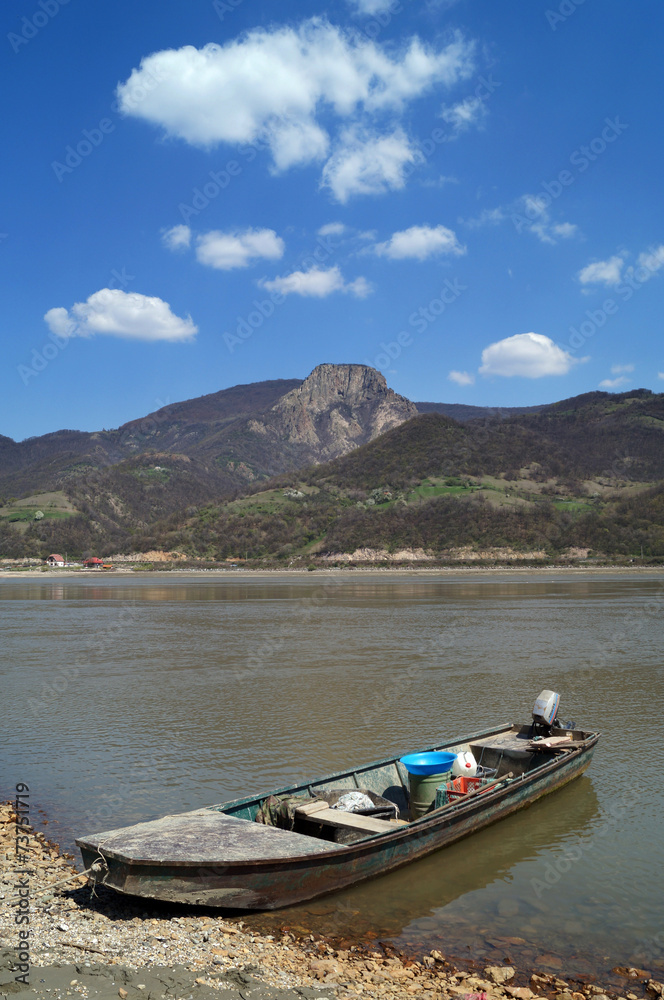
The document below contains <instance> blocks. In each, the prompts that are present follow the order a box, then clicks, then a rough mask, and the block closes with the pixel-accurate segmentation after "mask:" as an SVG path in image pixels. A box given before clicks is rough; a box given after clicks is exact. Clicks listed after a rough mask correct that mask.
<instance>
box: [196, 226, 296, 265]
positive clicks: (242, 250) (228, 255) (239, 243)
mask: <svg viewBox="0 0 664 1000" xmlns="http://www.w3.org/2000/svg"><path fill="white" fill-rule="evenodd" d="M284 250H285V244H284V241H283V240H282V239H281V237H280V236H277V234H276V233H275V231H274V229H245V230H243V231H239V230H235V231H233V232H228V233H222V232H220V231H219V230H215V229H213V230H212V231H211V232H209V233H203V234H202V235H201V236H199V237H198V238H197V240H196V258H197V259H198V261H199V262H200V263H201V264H205V265H206V266H207V267H215V268H217V270H219V271H232V270H233V269H234V268H237V267H248V266H249V265H250V264H253V263H254V261H256V260H261V259H263V260H280V259H281V257H283V255H284Z"/></svg>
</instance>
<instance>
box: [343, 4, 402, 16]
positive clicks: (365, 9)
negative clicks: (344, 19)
mask: <svg viewBox="0 0 664 1000" xmlns="http://www.w3.org/2000/svg"><path fill="white" fill-rule="evenodd" d="M348 3H349V4H350V6H351V7H354V8H355V12H356V13H357V14H367V15H368V16H369V17H373V15H374V14H382V13H384V11H386V10H389V9H390V7H392V5H393V4H394V0H348Z"/></svg>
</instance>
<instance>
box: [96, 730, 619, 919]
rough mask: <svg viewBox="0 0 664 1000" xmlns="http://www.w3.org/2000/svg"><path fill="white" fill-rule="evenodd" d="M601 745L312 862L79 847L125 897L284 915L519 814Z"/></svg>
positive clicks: (574, 773) (571, 775)
mask: <svg viewBox="0 0 664 1000" xmlns="http://www.w3.org/2000/svg"><path fill="white" fill-rule="evenodd" d="M598 739H599V735H598V734H591V736H590V737H589V738H588V739H586V740H584V741H583V744H582V745H580V746H579V748H578V749H575V750H574V751H572V752H571V753H568V754H565V755H562V756H558V757H556V758H555V759H554V760H552V761H551V762H550V763H547V764H544V765H542V766H540V767H538V768H536V769H534V770H531V771H529V772H526V773H524V774H523V775H521V776H519V777H518V778H517V779H516V780H513V781H510V782H508V783H507V784H505V785H502V786H498V787H497V788H495V789H494V790H492V791H487V792H486V793H484V794H482V795H475V796H470V797H468V798H467V799H466V800H465V801H460V802H459V803H458V804H455V805H453V806H452V807H448V808H446V809H444V810H441V811H440V812H438V813H434V814H432V815H430V816H424V817H422V818H421V819H420V820H418V821H417V822H414V823H410V824H408V825H406V826H400V827H395V829H394V832H390V833H387V834H384V835H377V836H372V837H369V838H367V839H364V840H360V841H358V842H356V843H354V844H350V845H348V846H343V847H340V846H339V845H337V844H331V845H330V849H329V850H326V849H324V848H323V850H322V851H320V852H319V853H316V854H311V855H307V856H300V857H288V858H270V859H261V858H259V859H256V860H239V861H238V860H235V861H231V862H228V863H221V864H219V863H214V864H208V863H201V861H197V862H194V863H187V862H186V861H178V862H177V863H172V862H169V860H168V859H164V860H160V861H159V862H151V861H141V860H140V859H123V858H121V857H113V856H111V855H110V854H109V853H108V852H106V851H105V850H104V848H103V845H101V848H100V850H98V849H97V845H96V844H90V843H89V842H88V841H86V840H79V841H77V843H78V845H79V847H80V849H81V853H82V856H83V861H84V864H85V867H86V868H89V867H90V866H91V865H92V864H93V863H94V862H95V860H97V861H99V859H100V854H101V855H102V857H103V861H104V863H105V865H106V870H105V872H104V876H103V878H102V879H101V880H100V881H102V882H103V884H105V885H107V886H109V887H111V888H113V889H115V890H117V891H118V892H121V893H126V894H129V895H133V896H142V897H145V898H150V899H154V900H162V901H164V902H177V903H188V904H192V905H202V906H211V907H219V908H223V909H232V910H272V909H278V908H281V907H285V906H290V905H293V904H295V903H301V902H304V901H306V900H310V899H314V898H316V897H318V896H323V895H326V894H328V893H331V892H335V891H337V890H339V889H344V888H346V887H348V886H351V885H355V884H357V883H358V882H362V881H365V880H367V879H371V878H375V877H377V876H379V875H383V874H385V873H387V872H390V871H393V870H395V869H397V868H400V867H402V866H403V865H405V864H409V863H410V862H412V861H415V860H417V859H419V858H423V857H425V856H426V855H428V854H431V853H432V852H434V851H438V850H440V849H442V848H445V847H447V846H448V845H449V844H452V843H454V842H456V841H458V840H460V839H462V838H464V837H467V836H469V835H470V834H472V833H475V832H476V831H478V830H481V829H483V828H484V827H487V826H489V825H490V824H492V823H495V822H497V821H498V820H501V819H503V818H504V817H506V816H509V815H510V814H512V813H514V812H517V811H518V810H519V809H522V808H524V807H525V806H528V805H530V804H531V803H533V802H535V801H536V800H537V799H539V798H541V797H542V796H544V795H547V794H549V793H550V792H553V791H555V790H557V789H558V788H560V787H561V786H563V785H565V784H566V783H568V782H569V781H572V780H574V779H575V778H577V777H579V776H580V775H581V774H583V772H584V771H585V770H586V769H587V768H588V766H589V764H590V762H591V759H592V755H593V752H594V749H595V745H596V743H597V740H598ZM247 801H248V800H247ZM231 805H233V804H231ZM217 808H222V807H217ZM321 846H322V845H321Z"/></svg>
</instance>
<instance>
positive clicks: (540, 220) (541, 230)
mask: <svg viewBox="0 0 664 1000" xmlns="http://www.w3.org/2000/svg"><path fill="white" fill-rule="evenodd" d="M550 201H551V199H550V198H549V197H548V196H546V197H542V196H541V195H533V194H524V195H522V196H521V198H520V199H519V200H518V202H517V203H516V205H515V206H514V211H513V213H512V219H513V221H514V224H515V226H516V228H517V231H518V232H521V231H522V229H524V228H525V229H526V230H527V231H528V232H531V233H533V235H534V236H536V237H537V238H538V240H540V241H541V242H542V243H550V244H554V243H556V242H557V239H556V237H557V238H558V239H565V240H568V239H571V238H572V237H573V236H576V235H577V234H578V231H579V230H578V226H576V225H574V223H572V222H562V223H560V222H559V223H553V222H552V221H551V213H550V212H549V203H550Z"/></svg>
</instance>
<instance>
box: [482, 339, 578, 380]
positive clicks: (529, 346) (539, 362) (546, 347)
mask: <svg viewBox="0 0 664 1000" xmlns="http://www.w3.org/2000/svg"><path fill="white" fill-rule="evenodd" d="M578 361H579V359H578V358H574V357H572V355H571V354H569V352H568V351H564V350H563V349H562V348H561V347H558V345H557V344H554V342H553V341H552V340H551V338H550V337H545V336H544V335H543V334H541V333H517V334H515V335H514V336H513V337H506V338H505V339H504V340H498V341H496V343H495V344H489V346H488V347H485V348H484V350H483V351H482V366H481V368H480V374H481V375H502V376H505V377H507V378H509V377H511V376H513V375H521V376H522V377H523V378H542V377H543V376H545V375H566V374H567V373H568V371H569V370H570V368H571V367H572V365H574V364H577V363H578Z"/></svg>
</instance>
